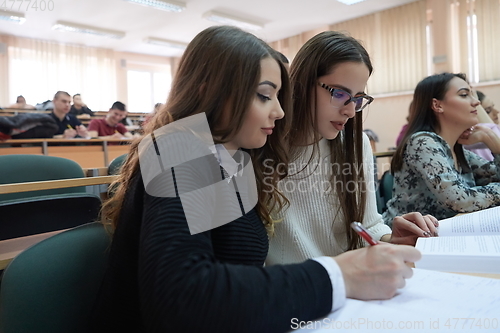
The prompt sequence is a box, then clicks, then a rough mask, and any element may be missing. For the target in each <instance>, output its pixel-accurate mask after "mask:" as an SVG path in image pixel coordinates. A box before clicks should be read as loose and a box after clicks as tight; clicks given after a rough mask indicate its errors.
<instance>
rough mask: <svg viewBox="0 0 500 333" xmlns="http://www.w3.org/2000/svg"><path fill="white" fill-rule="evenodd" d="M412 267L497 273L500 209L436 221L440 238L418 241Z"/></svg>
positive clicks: (499, 244) (498, 264)
mask: <svg viewBox="0 0 500 333" xmlns="http://www.w3.org/2000/svg"><path fill="white" fill-rule="evenodd" d="M415 247H416V248H417V249H418V250H420V252H422V259H421V260H420V261H418V262H416V263H415V267H417V268H424V269H432V270H439V271H446V272H469V273H497V274H500V207H494V208H490V209H485V210H481V211H478V212H474V213H470V214H464V215H459V216H455V217H452V218H449V219H445V220H441V221H439V237H431V238H419V239H418V240H417V244H416V246H415Z"/></svg>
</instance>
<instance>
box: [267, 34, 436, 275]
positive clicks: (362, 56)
mask: <svg viewBox="0 0 500 333" xmlns="http://www.w3.org/2000/svg"><path fill="white" fill-rule="evenodd" d="M372 70H373V68H372V64H371V60H370V56H369V54H368V52H367V51H366V49H365V48H364V47H363V46H362V45H361V44H360V43H359V42H358V41H357V40H356V39H354V38H352V37H350V36H347V35H344V34H342V33H339V32H336V31H325V32H322V33H319V34H317V35H316V36H314V37H312V38H311V39H309V40H308V41H307V42H306V43H305V44H304V45H303V46H302V47H301V48H300V50H299V51H298V52H297V55H296V56H295V58H294V60H293V61H292V65H291V67H290V78H291V82H292V86H293V92H294V99H293V106H294V107H293V115H292V117H293V121H292V131H291V133H290V135H289V136H288V139H289V144H290V154H291V161H290V162H291V163H290V164H289V172H288V176H287V177H285V178H284V179H283V180H282V181H281V182H280V183H279V185H278V188H279V189H280V190H281V191H282V193H283V194H284V195H285V196H286V197H287V199H288V200H289V201H290V206H289V207H288V208H287V209H286V210H283V212H281V213H280V214H279V215H278V216H277V218H279V219H282V222H280V223H276V225H275V232H274V237H271V239H270V246H269V255H268V258H267V260H266V263H267V264H270V265H275V264H291V263H297V262H302V261H304V260H306V259H308V258H314V257H317V256H321V255H329V256H332V255H338V254H341V253H344V252H345V251H348V250H353V249H356V248H359V247H362V246H363V243H362V242H361V238H360V237H359V236H358V235H357V234H356V233H355V232H354V231H353V230H352V229H351V227H350V224H351V222H354V221H357V222H362V223H363V225H364V226H365V227H366V228H367V229H368V231H369V232H370V233H371V235H372V236H373V237H374V238H375V239H376V240H382V241H386V242H391V243H397V244H406V245H415V242H416V239H417V238H418V237H419V236H420V237H422V236H425V237H429V236H430V235H431V234H433V233H434V232H435V231H436V228H435V226H434V222H435V219H433V217H430V216H426V217H423V216H422V215H420V214H419V213H411V214H405V215H403V216H398V217H395V223H394V228H393V230H391V229H390V228H389V227H388V226H387V225H385V224H384V221H383V220H382V216H381V215H380V214H378V212H377V205H376V196H375V188H374V185H373V184H374V173H373V154H372V149H371V147H370V143H369V140H368V137H367V135H365V134H364V133H363V131H362V119H363V112H362V110H363V109H364V108H365V107H366V106H367V105H368V104H370V103H371V102H372V100H373V98H372V97H370V96H368V95H367V94H365V93H364V90H365V88H366V83H367V81H368V78H369V77H370V74H371V72H372ZM269 171H271V169H270V168H267V169H266V171H265V174H267V173H268V172H269ZM280 172H281V171H280Z"/></svg>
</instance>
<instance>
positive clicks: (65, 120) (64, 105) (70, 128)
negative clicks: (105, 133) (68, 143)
mask: <svg viewBox="0 0 500 333" xmlns="http://www.w3.org/2000/svg"><path fill="white" fill-rule="evenodd" d="M52 103H53V104H54V110H53V111H52V113H51V116H52V118H54V120H55V121H56V123H57V126H59V130H58V131H57V132H56V134H55V135H54V138H64V139H72V138H88V137H89V133H88V132H87V128H86V127H85V126H84V125H82V123H81V122H80V120H78V119H77V118H76V117H75V116H73V115H72V114H68V113H69V109H70V107H71V96H70V95H69V94H68V93H67V92H65V91H58V92H57V93H56V94H55V95H54V99H53V100H52Z"/></svg>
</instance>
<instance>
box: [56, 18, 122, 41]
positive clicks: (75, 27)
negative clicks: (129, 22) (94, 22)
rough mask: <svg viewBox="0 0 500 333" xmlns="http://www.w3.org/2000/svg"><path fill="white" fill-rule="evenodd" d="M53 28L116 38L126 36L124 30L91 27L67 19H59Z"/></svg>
mask: <svg viewBox="0 0 500 333" xmlns="http://www.w3.org/2000/svg"><path fill="white" fill-rule="evenodd" d="M52 30H58V31H65V32H67V31H69V32H79V33H82V34H89V35H94V36H101V37H108V38H114V39H120V38H123V37H125V33H124V32H123V31H116V30H108V29H101V28H96V27H91V26H88V25H81V24H75V23H70V22H65V21H57V22H56V24H54V25H53V26H52Z"/></svg>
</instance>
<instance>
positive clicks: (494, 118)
mask: <svg viewBox="0 0 500 333" xmlns="http://www.w3.org/2000/svg"><path fill="white" fill-rule="evenodd" d="M476 93H477V97H478V98H479V101H480V102H481V106H479V105H478V106H477V116H478V119H479V125H481V126H485V127H488V128H490V129H491V130H492V131H493V132H495V134H496V135H498V136H500V126H498V125H497V124H498V111H497V110H496V109H495V108H494V106H495V105H494V104H493V102H492V101H491V100H490V99H489V98H488V97H486V95H485V94H483V93H482V92H480V91H479V90H478V91H476ZM464 148H465V149H468V150H470V151H471V152H473V153H474V154H476V155H479V156H481V157H482V158H484V159H485V160H488V161H493V154H492V153H491V150H489V149H488V148H487V147H486V146H485V145H484V144H483V143H477V144H475V145H466V146H464Z"/></svg>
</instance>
